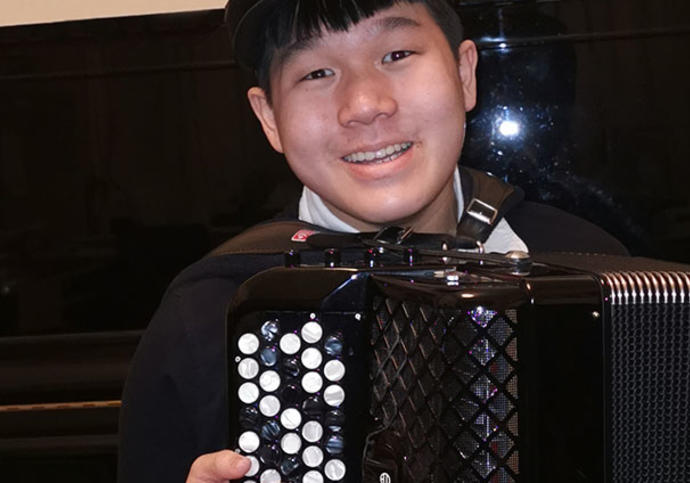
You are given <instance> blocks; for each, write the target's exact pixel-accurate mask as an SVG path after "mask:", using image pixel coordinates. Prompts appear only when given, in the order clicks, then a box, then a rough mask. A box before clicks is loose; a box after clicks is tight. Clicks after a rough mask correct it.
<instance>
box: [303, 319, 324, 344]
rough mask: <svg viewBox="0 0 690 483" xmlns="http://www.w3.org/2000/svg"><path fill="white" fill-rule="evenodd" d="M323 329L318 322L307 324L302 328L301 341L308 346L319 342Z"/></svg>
mask: <svg viewBox="0 0 690 483" xmlns="http://www.w3.org/2000/svg"><path fill="white" fill-rule="evenodd" d="M321 336H323V329H322V328H321V324H319V323H318V322H313V321H312V322H307V323H306V324H304V325H303V326H302V339H304V341H305V342H308V343H309V344H314V343H316V342H318V341H319V340H321Z"/></svg>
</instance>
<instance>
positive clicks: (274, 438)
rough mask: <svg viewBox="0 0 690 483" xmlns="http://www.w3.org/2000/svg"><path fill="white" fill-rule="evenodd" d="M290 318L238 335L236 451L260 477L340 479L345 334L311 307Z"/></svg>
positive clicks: (251, 474) (342, 470) (265, 479)
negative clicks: (298, 318)
mask: <svg viewBox="0 0 690 483" xmlns="http://www.w3.org/2000/svg"><path fill="white" fill-rule="evenodd" d="M291 322H292V323H290V322H287V321H281V320H280V319H277V318H274V319H269V320H265V321H263V322H262V323H261V324H260V325H259V326H258V327H256V329H255V330H254V331H252V332H245V333H242V334H241V335H240V336H239V338H238V339H237V344H236V352H237V356H236V359H235V361H236V362H235V368H234V372H235V374H236V375H237V376H238V377H239V379H241V380H244V381H245V382H243V383H242V384H241V385H239V387H238V388H237V392H236V398H237V401H238V402H239V403H240V404H241V407H240V409H239V412H238V414H239V418H238V424H239V427H240V428H241V429H242V430H243V432H242V433H241V434H240V435H239V437H238V439H237V449H238V450H239V452H240V453H242V454H245V455H247V456H248V457H249V458H250V461H251V462H252V466H251V469H250V471H249V473H248V474H247V476H248V477H251V478H254V477H256V478H258V481H260V482H271V481H305V482H306V481H344V479H345V476H346V474H347V466H346V464H345V462H344V461H343V460H341V459H340V458H341V457H342V455H343V453H344V451H345V437H344V435H343V428H344V425H345V424H346V420H345V416H344V413H343V411H342V409H343V407H344V405H345V401H346V399H347V393H346V391H345V389H344V388H343V387H342V386H341V385H340V384H339V383H340V381H342V380H343V379H344V377H345V375H346V372H347V370H346V365H345V364H344V363H343V357H344V354H345V350H346V345H345V339H344V336H343V334H342V333H341V332H339V331H332V332H331V331H327V330H326V331H324V327H323V326H322V324H321V323H320V322H319V320H318V317H317V315H316V314H315V313H311V314H309V315H308V317H307V320H306V321H305V322H304V323H303V324H301V325H296V324H295V321H294V319H293V320H292V321H291ZM251 478H249V479H246V480H244V481H255V480H253V479H251Z"/></svg>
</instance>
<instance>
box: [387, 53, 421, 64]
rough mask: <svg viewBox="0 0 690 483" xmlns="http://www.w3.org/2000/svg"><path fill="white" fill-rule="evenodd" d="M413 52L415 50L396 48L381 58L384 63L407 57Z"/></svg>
mask: <svg viewBox="0 0 690 483" xmlns="http://www.w3.org/2000/svg"><path fill="white" fill-rule="evenodd" d="M413 53H414V52H412V51H411V50H394V51H393V52H388V53H387V54H386V55H384V56H383V59H381V62H383V63H384V64H386V63H388V62H397V61H399V60H402V59H404V58H406V57H409V56H410V55H412V54H413Z"/></svg>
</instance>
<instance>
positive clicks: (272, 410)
mask: <svg viewBox="0 0 690 483" xmlns="http://www.w3.org/2000/svg"><path fill="white" fill-rule="evenodd" d="M259 411H261V414H263V415H264V416H267V417H269V418H272V417H273V416H275V415H276V414H278V411H280V401H279V400H278V398H277V397H275V396H264V397H263V398H261V401H259Z"/></svg>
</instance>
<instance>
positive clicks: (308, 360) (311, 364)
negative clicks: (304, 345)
mask: <svg viewBox="0 0 690 483" xmlns="http://www.w3.org/2000/svg"><path fill="white" fill-rule="evenodd" d="M321 361H323V356H322V355H321V352H319V350H318V349H314V348H313V347H310V348H308V349H304V352H302V365H304V367H306V368H307V369H316V368H317V367H319V366H320V365H321Z"/></svg>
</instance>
